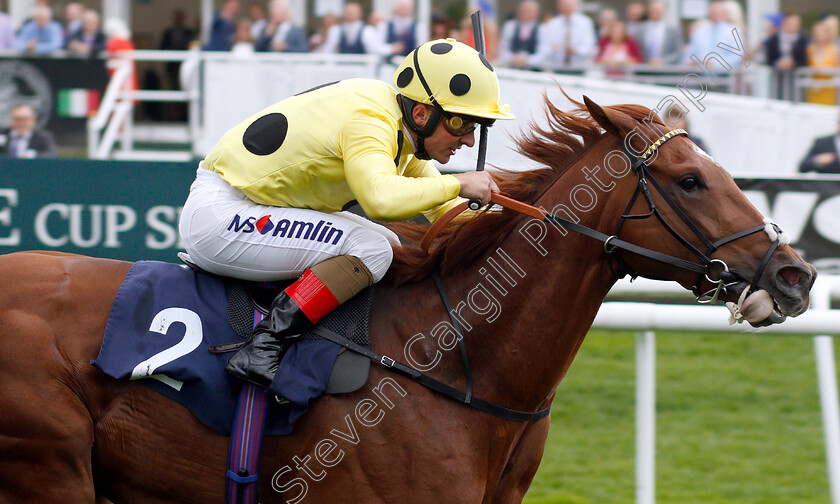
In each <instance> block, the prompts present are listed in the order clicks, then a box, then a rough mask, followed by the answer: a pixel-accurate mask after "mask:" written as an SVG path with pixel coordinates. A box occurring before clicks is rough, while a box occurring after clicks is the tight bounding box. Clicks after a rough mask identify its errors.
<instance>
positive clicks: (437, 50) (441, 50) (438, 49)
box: [431, 42, 452, 54]
mask: <svg viewBox="0 0 840 504" xmlns="http://www.w3.org/2000/svg"><path fill="white" fill-rule="evenodd" d="M431 50H432V52H433V53H434V54H446V53H448V52H449V51H451V50H452V44H450V43H448V42H438V43H437V44H435V45H433V46H432V49H431Z"/></svg>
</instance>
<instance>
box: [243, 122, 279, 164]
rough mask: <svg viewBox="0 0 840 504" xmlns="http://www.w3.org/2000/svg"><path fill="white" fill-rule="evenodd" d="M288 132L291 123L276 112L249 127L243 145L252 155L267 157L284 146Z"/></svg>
mask: <svg viewBox="0 0 840 504" xmlns="http://www.w3.org/2000/svg"><path fill="white" fill-rule="evenodd" d="M288 130H289V121H288V119H286V116H284V115H283V114H280V113H277V112H275V113H273V114H268V115H264V116H262V117H260V118H259V119H257V120H256V121H254V122H252V123H251V125H250V126H248V129H246V130H245V134H244V135H243V136H242V143H243V144H245V148H246V149H248V152H250V153H251V154H256V155H257V156H267V155H269V154H272V153H274V152H277V149H279V148H280V146H281V145H283V141H284V140H286V133H287V132H288Z"/></svg>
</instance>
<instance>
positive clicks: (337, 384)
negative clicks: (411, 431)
mask: <svg viewBox="0 0 840 504" xmlns="http://www.w3.org/2000/svg"><path fill="white" fill-rule="evenodd" d="M178 259H179V260H180V261H181V262H183V263H184V264H186V265H187V266H189V267H190V268H192V269H194V270H195V271H198V272H201V273H207V272H205V271H204V270H202V269H201V268H200V267H199V266H198V265H196V264H195V263H194V262H193V261H192V260H191V259H190V256H189V254H187V253H185V252H179V253H178ZM207 274H210V273H207ZM292 282H293V280H288V281H285V282H269V283H264V282H244V281H243V282H241V283H236V284H234V286H233V288H232V289H231V291H230V294H229V295H228V306H227V317H228V321H229V322H230V325H231V327H232V328H233V330H234V331H236V334H238V335H239V336H241V337H242V338H243V340H244V339H246V338H248V336H249V335H250V334H251V331H252V330H253V326H254V310H255V309H256V310H258V311H260V312H261V313H263V314H267V313H268V311H269V309H270V306H271V302H272V301H273V300H274V298H275V297H277V295H278V294H279V293H280V292H281V291H282V290H283V289H285V288H286V287H288V285H289V284H291V283H292ZM372 302H373V288H372V287H371V288H368V289H365V290H363V291H362V292H360V293H359V294H358V295H356V296H354V297H353V298H352V299H350V300H349V301H347V302H346V303H344V304H343V305H341V306H339V307H338V308H337V309H336V310H334V311H333V312H332V313H330V314H329V315H327V316H326V317H324V318H323V319H322V320H320V321H319V322H318V324H317V325H315V326H314V327H313V328H312V329H310V330H309V331H307V332H306V333H304V334H302V335H301V339H302V340H323V339H325V338H324V335H325V334H327V333H332V334H334V335H339V336H343V337H345V338H347V339H349V340H351V341H352V342H354V343H356V344H357V345H360V346H363V347H366V348H370V334H369V332H368V321H369V319H370V309H371V304H372ZM243 345H244V341H238V342H233V343H230V344H226V345H213V346H211V347H210V348H209V350H210V351H211V352H213V353H226V352H233V351H236V350H238V349H239V348H241V347H242V346H243ZM369 376H370V359H369V358H367V357H365V356H364V355H361V354H359V353H356V352H351V351H349V350H347V348H342V349H341V350H340V352H339V354H338V357H337V358H336V360H335V364H334V365H333V369H332V372H331V373H330V378H329V382H328V383H327V388H326V390H325V392H324V393H325V394H346V393H349V392H355V391H356V390H359V389H360V388H362V387H363V386H364V384H365V383H367V380H368V377H369Z"/></svg>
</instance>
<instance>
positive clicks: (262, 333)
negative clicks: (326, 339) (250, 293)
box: [225, 292, 312, 388]
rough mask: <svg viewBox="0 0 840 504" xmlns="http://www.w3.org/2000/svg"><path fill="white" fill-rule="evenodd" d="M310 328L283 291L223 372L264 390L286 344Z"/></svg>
mask: <svg viewBox="0 0 840 504" xmlns="http://www.w3.org/2000/svg"><path fill="white" fill-rule="evenodd" d="M310 327H312V322H310V321H309V319H308V318H307V317H306V315H305V314H304V313H303V311H301V309H300V307H299V306H298V305H297V304H296V303H295V302H294V301H293V300H292V298H290V297H289V295H288V294H286V292H281V293H280V294H279V295H278V296H277V297H276V298H274V301H272V302H271V311H269V313H268V316H267V317H265V318H264V319H263V320H262V321H261V322H260V323H259V324H257V325H256V327H254V331H253V332H252V333H251V336H250V337H249V338H248V340H247V341H246V342H245V346H244V347H242V348H240V349H239V351H237V352H236V353H235V354H233V356H232V357H231V358H230V359H229V360H228V362H227V365H226V366H225V371H227V372H228V373H230V374H231V375H233V376H235V377H236V378H239V379H240V380H245V381H248V382H251V383H253V384H255V385H259V386H260V387H263V388H268V386H269V385H271V381H272V380H273V379H274V375H275V373H277V368H278V366H279V365H280V360H281V359H282V358H283V355H284V354H285V353H286V350H287V349H288V348H289V345H291V343H292V342H293V341H294V340H296V339H297V338H298V337H300V335H301V334H302V333H303V332H304V331H306V330H307V329H309V328H310Z"/></svg>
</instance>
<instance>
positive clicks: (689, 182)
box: [679, 177, 700, 192]
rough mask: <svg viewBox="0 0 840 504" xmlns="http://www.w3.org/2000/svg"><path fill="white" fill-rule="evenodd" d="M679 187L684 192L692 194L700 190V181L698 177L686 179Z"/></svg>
mask: <svg viewBox="0 0 840 504" xmlns="http://www.w3.org/2000/svg"><path fill="white" fill-rule="evenodd" d="M679 185H680V187H682V189H683V190H684V191H686V192H691V191H694V190H695V189H699V188H700V179H698V178H697V177H686V178H684V179H682V180H680V181H679Z"/></svg>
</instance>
